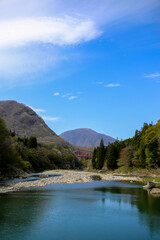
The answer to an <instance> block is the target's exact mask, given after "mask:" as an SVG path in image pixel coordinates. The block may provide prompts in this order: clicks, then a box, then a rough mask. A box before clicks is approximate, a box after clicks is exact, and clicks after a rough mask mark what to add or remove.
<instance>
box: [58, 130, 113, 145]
mask: <svg viewBox="0 0 160 240" xmlns="http://www.w3.org/2000/svg"><path fill="white" fill-rule="evenodd" d="M60 137H61V138H63V139H64V140H66V141H68V142H69V143H71V144H72V145H77V146H81V147H96V146H99V144H100V141H101V139H102V138H103V141H104V145H106V146H107V145H108V143H109V142H110V143H112V142H115V140H116V139H114V138H112V137H110V136H107V135H105V134H101V133H97V132H95V131H93V130H92V129H89V128H79V129H75V130H70V131H66V132H64V133H61V134H60Z"/></svg>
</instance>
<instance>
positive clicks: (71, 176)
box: [0, 170, 143, 193]
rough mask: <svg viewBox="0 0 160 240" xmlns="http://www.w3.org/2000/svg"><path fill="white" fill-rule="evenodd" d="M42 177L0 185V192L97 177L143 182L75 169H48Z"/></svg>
mask: <svg viewBox="0 0 160 240" xmlns="http://www.w3.org/2000/svg"><path fill="white" fill-rule="evenodd" d="M42 174H43V176H44V178H42V179H40V180H36V181H26V182H19V183H15V184H13V185H10V186H7V187H5V186H2V187H0V193H5V192H11V191H19V190H21V189H27V188H31V187H42V186H46V185H49V184H56V183H65V184H74V183H87V182H92V181H94V179H96V178H99V180H101V181H128V182H131V183H133V182H143V179H141V178H140V177H133V176H122V175H118V174H104V173H93V172H84V171H76V170H50V171H45V172H42ZM51 174H53V175H54V174H58V175H60V176H54V177H49V175H51Z"/></svg>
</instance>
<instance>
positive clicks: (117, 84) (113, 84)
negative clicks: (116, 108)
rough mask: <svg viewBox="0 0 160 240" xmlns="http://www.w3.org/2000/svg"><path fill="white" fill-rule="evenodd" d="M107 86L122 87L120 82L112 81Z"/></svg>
mask: <svg viewBox="0 0 160 240" xmlns="http://www.w3.org/2000/svg"><path fill="white" fill-rule="evenodd" d="M105 87H120V84H119V83H110V84H107V85H105Z"/></svg>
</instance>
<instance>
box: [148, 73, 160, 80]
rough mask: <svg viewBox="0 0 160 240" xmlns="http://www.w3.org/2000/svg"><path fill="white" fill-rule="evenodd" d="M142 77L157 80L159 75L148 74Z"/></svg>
mask: <svg viewBox="0 0 160 240" xmlns="http://www.w3.org/2000/svg"><path fill="white" fill-rule="evenodd" d="M144 77H146V78H155V79H157V78H160V73H153V74H148V75H144Z"/></svg>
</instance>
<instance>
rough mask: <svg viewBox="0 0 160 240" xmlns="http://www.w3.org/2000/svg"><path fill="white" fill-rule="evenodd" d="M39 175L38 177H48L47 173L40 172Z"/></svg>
mask: <svg viewBox="0 0 160 240" xmlns="http://www.w3.org/2000/svg"><path fill="white" fill-rule="evenodd" d="M39 177H40V178H48V174H40V175H39Z"/></svg>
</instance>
